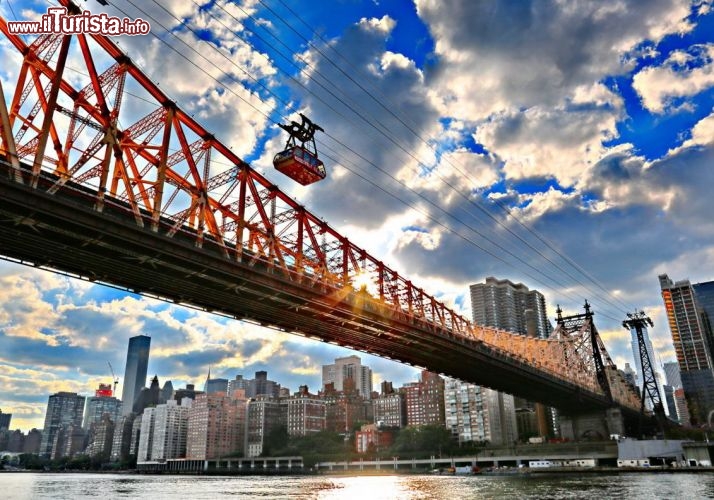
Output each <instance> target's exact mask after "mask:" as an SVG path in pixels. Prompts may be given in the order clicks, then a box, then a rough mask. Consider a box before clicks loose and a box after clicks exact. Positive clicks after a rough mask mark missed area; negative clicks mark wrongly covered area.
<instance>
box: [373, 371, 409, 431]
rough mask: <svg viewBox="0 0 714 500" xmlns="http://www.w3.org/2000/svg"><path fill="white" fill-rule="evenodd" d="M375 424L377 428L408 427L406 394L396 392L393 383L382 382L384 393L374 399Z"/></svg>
mask: <svg viewBox="0 0 714 500" xmlns="http://www.w3.org/2000/svg"><path fill="white" fill-rule="evenodd" d="M372 408H373V412H374V423H375V424H376V425H377V427H379V428H382V427H394V428H398V429H401V428H402V427H404V426H406V425H407V412H406V405H405V402H404V393H403V392H400V391H395V390H394V389H393V388H392V384H391V382H382V392H381V393H380V394H379V396H378V397H376V398H374V399H372Z"/></svg>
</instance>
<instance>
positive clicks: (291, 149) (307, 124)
mask: <svg viewBox="0 0 714 500" xmlns="http://www.w3.org/2000/svg"><path fill="white" fill-rule="evenodd" d="M300 117H301V118H302V123H298V122H295V121H294V122H291V124H290V125H283V124H280V128H282V129H283V130H285V131H286V132H287V133H289V134H290V138H289V139H288V142H287V144H285V150H283V151H281V152H280V153H278V154H276V155H275V158H273V166H274V167H275V169H276V170H277V171H278V172H281V173H283V174H285V175H287V176H288V177H290V178H291V179H292V180H294V181H295V182H299V183H300V184H302V185H303V186H307V185H308V184H312V183H313V182H317V181H321V180H322V179H324V178H325V176H326V175H327V172H326V171H325V165H324V164H323V163H322V161H321V160H320V159H319V158H318V157H317V149H316V147H315V132H317V131H318V130H320V131H322V132H324V130H322V128H321V127H320V126H319V125H316V124H314V123H312V122H311V121H310V120H309V119H308V118H307V117H306V116H305V115H303V114H302V113H300ZM298 142H299V143H300V144H298ZM310 146H312V148H310Z"/></svg>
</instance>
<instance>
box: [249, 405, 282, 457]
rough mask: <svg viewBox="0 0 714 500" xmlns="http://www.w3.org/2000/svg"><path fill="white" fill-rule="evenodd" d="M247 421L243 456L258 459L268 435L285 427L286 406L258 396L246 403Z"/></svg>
mask: <svg viewBox="0 0 714 500" xmlns="http://www.w3.org/2000/svg"><path fill="white" fill-rule="evenodd" d="M247 419H248V424H247V430H246V444H245V449H246V452H245V455H246V456H247V457H258V456H260V455H261V454H262V453H263V449H264V445H265V438H266V437H267V436H268V434H270V432H271V431H272V430H273V429H276V428H278V427H280V426H281V425H286V422H287V404H286V403H285V402H284V401H279V400H277V399H275V398H272V397H269V396H265V395H262V396H258V397H257V398H255V399H253V400H251V401H250V402H249V403H248V416H247Z"/></svg>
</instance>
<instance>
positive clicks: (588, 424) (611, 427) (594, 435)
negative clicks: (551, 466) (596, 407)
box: [560, 408, 625, 441]
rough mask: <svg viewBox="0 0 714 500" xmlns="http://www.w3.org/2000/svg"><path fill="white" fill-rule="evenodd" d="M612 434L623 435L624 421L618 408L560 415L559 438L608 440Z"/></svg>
mask: <svg viewBox="0 0 714 500" xmlns="http://www.w3.org/2000/svg"><path fill="white" fill-rule="evenodd" d="M612 434H617V435H619V436H622V435H625V419H624V417H623V415H622V412H621V411H620V409H619V408H609V409H607V410H604V411H595V412H591V413H583V414H580V415H560V436H561V437H562V438H563V439H569V440H571V441H583V440H590V439H599V440H603V439H608V438H609V437H610V436H611V435H612Z"/></svg>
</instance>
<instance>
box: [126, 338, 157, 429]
mask: <svg viewBox="0 0 714 500" xmlns="http://www.w3.org/2000/svg"><path fill="white" fill-rule="evenodd" d="M150 345H151V337H148V336H146V335H137V336H136V337H132V338H130V339H129V349H128V350H127V352H126V369H125V370H124V388H123V390H122V395H121V399H122V403H123V404H122V415H128V414H129V413H131V412H132V411H134V402H135V401H136V397H137V396H138V395H139V393H140V392H141V389H142V387H144V385H145V384H146V371H147V369H148V367H149V347H150Z"/></svg>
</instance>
